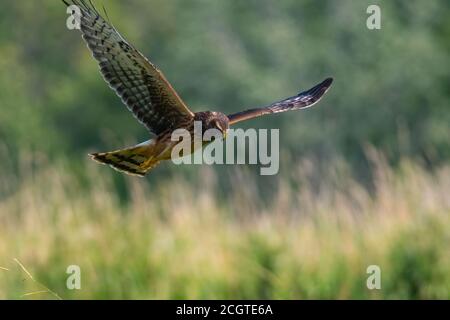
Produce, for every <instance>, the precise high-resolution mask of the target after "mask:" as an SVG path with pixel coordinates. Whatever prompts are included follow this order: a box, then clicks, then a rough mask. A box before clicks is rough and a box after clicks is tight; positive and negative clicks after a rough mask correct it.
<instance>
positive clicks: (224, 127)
mask: <svg viewBox="0 0 450 320" xmlns="http://www.w3.org/2000/svg"><path fill="white" fill-rule="evenodd" d="M229 127H230V126H229V120H228V117H227V116H226V115H225V114H223V113H222V112H217V111H211V112H210V114H209V115H208V117H207V119H206V123H205V128H206V130H208V129H216V130H219V131H220V132H221V133H222V136H223V137H225V136H226V134H227V131H228V128H229Z"/></svg>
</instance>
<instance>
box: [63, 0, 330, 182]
mask: <svg viewBox="0 0 450 320" xmlns="http://www.w3.org/2000/svg"><path fill="white" fill-rule="evenodd" d="M68 1H69V2H70V3H69V2H68ZM63 2H64V3H65V4H66V5H67V6H70V5H76V6H78V8H79V10H80V13H81V17H80V29H81V33H82V35H83V39H84V40H85V41H86V43H87V45H88V48H89V49H90V50H91V52H92V55H93V56H94V58H95V59H96V60H97V61H98V63H99V66H100V72H101V74H102V75H103V77H104V79H105V80H106V82H107V83H108V84H109V86H110V87H111V88H112V89H113V90H114V91H115V92H116V93H117V95H118V96H119V97H120V98H121V99H122V101H123V103H124V104H125V105H126V106H127V108H128V109H129V110H130V111H131V112H132V113H133V115H134V116H135V117H136V118H137V119H138V120H139V122H141V123H142V124H143V125H144V126H145V127H147V129H148V130H149V131H150V132H152V133H153V134H154V135H155V136H156V137H155V138H154V139H151V140H148V141H146V142H143V143H141V144H138V145H136V146H133V147H130V148H126V149H122V150H117V151H111V152H102V153H93V154H91V156H92V158H93V159H94V160H96V161H98V162H100V163H103V164H108V165H110V166H111V167H112V168H114V169H116V170H119V171H122V172H125V173H128V174H132V175H138V176H144V175H145V174H146V173H147V172H149V171H150V170H151V169H152V168H154V167H155V166H156V165H157V164H158V163H159V162H160V161H162V160H169V159H171V151H172V149H173V147H174V146H175V145H176V144H177V143H178V142H177V141H172V139H171V134H172V132H173V131H174V130H176V129H180V128H183V129H186V130H188V131H189V132H190V133H191V135H192V134H193V128H194V121H200V122H201V124H202V130H203V131H206V130H208V129H212V128H214V129H217V130H220V132H221V133H222V134H223V136H225V134H226V132H227V130H228V128H229V126H230V125H232V124H235V123H238V122H240V121H244V120H248V119H252V118H256V117H259V116H262V115H266V114H272V113H278V112H285V111H290V110H298V109H305V108H308V107H310V106H312V105H314V104H315V103H316V102H318V101H319V100H320V99H321V98H322V96H323V95H324V94H325V92H326V91H327V90H328V88H329V87H330V86H331V83H332V81H333V79H332V78H327V79H325V80H324V81H323V82H321V83H319V84H318V85H316V86H314V87H313V88H311V89H309V90H307V91H304V92H301V93H299V94H297V95H295V96H293V97H290V98H287V99H284V100H282V101H279V102H275V103H272V104H270V105H268V106H265V107H261V108H254V109H250V110H246V111H242V112H238V113H235V114H231V115H225V114H223V113H222V112H218V111H204V112H192V111H191V110H190V109H189V108H188V107H187V106H186V104H185V103H184V102H183V100H181V98H180V96H178V94H177V93H176V92H175V90H174V89H173V88H172V86H171V85H170V83H169V82H168V81H167V80H166V78H165V77H164V75H163V74H162V73H161V71H159V70H158V69H157V68H156V66H155V65H153V64H152V63H151V62H150V61H149V60H147V59H146V58H145V57H144V56H143V55H142V54H141V53H140V52H139V51H138V50H137V49H135V48H134V47H133V46H132V45H131V44H129V43H128V42H127V41H126V40H125V39H124V38H123V37H122V36H121V35H120V34H119V33H118V32H117V30H116V29H115V28H114V27H113V26H112V25H111V24H109V23H108V21H106V20H105V19H104V18H103V17H102V16H101V15H100V14H99V12H98V11H97V10H96V8H95V7H94V5H93V4H92V3H91V2H89V4H88V3H86V2H85V1H84V0H79V1H78V0H63ZM73 13H74V14H75V11H74V12H73Z"/></svg>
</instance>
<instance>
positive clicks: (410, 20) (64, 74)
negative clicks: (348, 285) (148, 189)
mask: <svg viewBox="0 0 450 320" xmlns="http://www.w3.org/2000/svg"><path fill="white" fill-rule="evenodd" d="M96 3H97V5H98V6H99V7H101V6H102V5H105V7H106V9H107V11H108V15H109V17H110V19H111V20H112V22H113V24H114V25H115V26H116V28H117V29H118V30H119V31H120V32H121V33H122V35H123V36H124V37H125V38H126V39H127V40H128V41H130V42H131V43H132V44H134V45H135V46H136V47H137V48H138V49H139V50H140V51H142V52H143V53H144V54H145V55H146V56H148V57H149V58H150V59H151V61H152V62H154V63H155V64H156V65H158V66H159V67H160V69H161V70H162V71H163V72H164V73H165V75H166V77H167V78H168V79H169V81H170V82H171V83H172V84H173V86H174V87H175V88H176V90H177V91H178V92H179V94H180V95H181V96H182V97H183V99H184V100H185V101H186V102H187V103H188V105H189V106H191V108H192V109H193V110H194V111H200V110H205V109H213V110H220V111H224V112H225V113H232V112H235V111H239V110H242V109H244V108H247V107H253V106H258V105H264V104H267V103H270V102H272V101H275V100H278V99H281V98H283V97H286V96H290V95H293V94H295V93H296V92H298V91H300V90H303V89H307V88H309V87H311V86H312V85H314V84H316V83H317V82H319V81H321V80H322V79H324V78H325V77H327V76H333V77H334V78H335V83H334V86H333V88H332V89H331V90H330V91H329V93H328V94H327V96H326V97H325V98H324V100H323V101H322V102H321V103H320V105H319V107H318V108H314V109H312V110H308V111H306V112H298V113H296V114H295V113H294V114H290V115H287V114H281V115H275V116H271V117H264V118H261V119H258V120H254V121H252V122H248V123H245V124H243V126H244V127H257V128H280V129H281V130H280V134H281V141H280V144H281V146H282V147H283V148H285V149H286V151H289V154H292V155H293V157H294V159H296V158H298V157H300V156H304V155H308V156H309V157H315V158H316V159H317V160H319V162H320V163H324V164H325V165H327V164H328V163H329V162H330V160H331V159H334V158H335V157H336V156H338V157H342V156H343V157H345V159H346V160H348V161H350V163H351V164H352V166H353V168H354V169H355V170H356V171H358V170H359V171H362V170H364V168H365V164H366V157H365V154H364V149H365V146H367V145H374V146H375V147H377V148H378V149H380V150H382V151H384V152H385V154H386V155H387V156H388V158H389V160H390V161H391V162H393V163H394V164H395V163H396V162H397V160H398V159H399V158H400V157H401V156H405V155H406V156H410V157H414V158H417V159H420V160H424V161H425V162H426V164H427V165H430V166H432V165H435V164H437V163H440V162H442V161H446V160H448V159H449V158H450V143H449V123H450V108H449V106H448V101H449V98H450V90H449V87H450V77H449V72H448V66H449V52H450V50H449V49H450V40H449V39H450V15H449V12H450V10H449V9H450V4H449V2H448V1H446V0H442V1H433V2H429V3H425V2H423V1H421V0H415V1H368V0H365V1H352V0H341V1H330V0H328V1H324V0H321V1H313V0H309V1H308V0H305V1H298V0H283V1H270V0H258V1H256V0H250V1H238V0H230V1H207V0H190V1H185V0H151V1H138V0H133V1H127V2H121V1H97V2H96ZM373 3H375V4H378V5H380V7H381V12H382V28H381V30H376V31H372V30H368V29H367V28H366V19H367V17H368V14H367V13H366V8H367V7H368V5H370V4H373ZM67 17H68V15H67V14H66V12H65V7H64V5H63V4H62V3H61V2H60V1H48V0H47V1H12V0H6V1H2V2H1V3H0V110H1V112H0V139H1V140H2V141H4V142H6V144H7V145H8V146H9V147H10V152H11V157H14V154H15V153H16V151H17V150H19V149H23V148H25V149H33V150H40V151H43V152H44V153H46V154H49V155H50V156H51V157H52V158H58V157H60V156H62V155H69V156H71V157H72V159H73V160H74V161H76V160H79V159H80V158H82V159H85V153H86V152H87V151H92V150H97V151H104V150H108V149H110V148H118V147H121V146H123V144H124V143H130V144H131V143H135V142H139V141H142V140H144V139H147V138H148V133H147V132H146V130H145V128H143V127H141V126H140V125H139V124H138V123H137V122H136V121H135V119H134V118H133V117H132V116H131V114H129V112H128V111H127V110H126V108H125V107H124V106H123V105H122V103H121V101H120V100H119V98H117V97H116V96H115V94H114V93H113V92H112V91H111V90H110V89H109V88H108V86H107V85H106V84H105V83H104V82H103V80H102V78H101V76H100V74H99V72H98V67H97V64H96V62H95V61H94V60H93V58H92V57H91V56H90V53H89V52H88V50H87V48H86V47H85V44H84V42H83V41H82V40H81V38H80V34H79V32H77V31H71V30H68V29H67V28H66V19H67ZM174 169H175V170H177V171H178V172H179V171H180V168H179V167H178V168H174V166H167V168H163V169H158V170H156V172H155V173H152V174H156V175H157V174H158V172H164V173H168V172H170V171H171V170H174ZM282 170H283V169H282Z"/></svg>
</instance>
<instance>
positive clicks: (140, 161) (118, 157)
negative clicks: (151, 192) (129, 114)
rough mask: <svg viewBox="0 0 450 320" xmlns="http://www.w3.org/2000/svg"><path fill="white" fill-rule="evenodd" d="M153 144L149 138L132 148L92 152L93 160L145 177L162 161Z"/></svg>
mask: <svg viewBox="0 0 450 320" xmlns="http://www.w3.org/2000/svg"><path fill="white" fill-rule="evenodd" d="M153 146H154V144H153V141H152V140H149V141H146V142H144V143H141V144H138V145H136V146H133V147H130V148H126V149H122V150H117V151H111V152H100V153H92V154H90V156H91V158H92V159H93V160H95V161H97V162H99V163H102V164H107V165H109V166H110V167H112V168H113V169H115V170H117V171H121V172H125V173H127V174H131V175H136V176H140V177H143V176H144V175H145V174H146V173H147V172H148V171H150V170H151V169H152V168H154V167H155V166H157V165H158V164H159V162H160V161H159V160H158V158H157V155H156V154H155V152H154V148H153Z"/></svg>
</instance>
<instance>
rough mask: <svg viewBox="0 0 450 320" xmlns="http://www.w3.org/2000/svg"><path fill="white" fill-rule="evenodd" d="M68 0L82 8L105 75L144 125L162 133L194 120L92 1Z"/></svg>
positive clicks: (83, 24) (84, 29) (83, 26)
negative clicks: (188, 120)
mask: <svg viewBox="0 0 450 320" xmlns="http://www.w3.org/2000/svg"><path fill="white" fill-rule="evenodd" d="M63 2H64V3H65V4H66V5H69V3H68V2H67V1H65V0H63ZM69 2H70V3H72V4H74V5H76V6H78V7H79V8H80V11H81V19H80V26H81V33H82V35H83V39H84V40H85V41H86V43H87V45H88V48H89V49H90V50H91V52H92V55H93V56H94V58H95V59H96V60H97V61H98V63H99V66H100V72H101V74H102V75H103V78H104V79H105V81H106V82H107V83H108V84H109V86H110V87H111V88H112V89H113V90H114V91H115V92H116V93H117V95H118V96H119V97H121V99H122V101H123V103H124V104H125V105H126V106H127V107H128V109H129V110H130V111H131V112H132V113H133V115H134V116H135V117H136V118H137V119H138V120H139V121H140V122H141V123H142V124H144V125H145V126H146V127H147V128H148V129H149V130H150V131H151V132H153V133H155V134H160V133H162V132H164V131H166V130H168V129H176V128H178V127H179V126H180V124H182V123H185V122H186V120H187V119H193V117H194V114H193V113H192V112H191V111H190V110H189V108H188V107H187V106H186V104H185V103H184V102H183V101H182V100H181V98H180V97H179V96H178V94H177V93H176V91H175V90H174V89H173V88H172V86H171V85H170V83H169V82H168V81H167V79H166V78H165V77H164V75H163V74H162V73H161V72H160V71H159V70H158V69H157V68H156V66H154V65H153V64H152V63H151V62H150V61H148V60H147V59H146V58H145V57H144V56H143V55H142V54H141V53H140V52H139V51H138V50H136V49H135V48H134V47H133V46H132V45H130V44H129V43H128V42H127V41H126V40H125V39H124V38H123V37H122V36H121V35H120V34H119V33H118V32H117V30H116V29H115V28H114V27H113V26H112V25H110V24H109V23H108V22H107V21H106V20H105V19H103V17H102V16H101V15H100V14H99V13H98V11H97V10H96V9H95V7H94V5H93V4H92V2H90V3H89V4H87V3H86V2H85V1H83V0H79V1H78V0H69Z"/></svg>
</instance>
